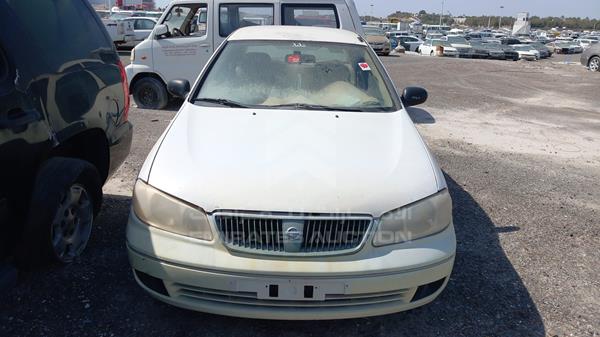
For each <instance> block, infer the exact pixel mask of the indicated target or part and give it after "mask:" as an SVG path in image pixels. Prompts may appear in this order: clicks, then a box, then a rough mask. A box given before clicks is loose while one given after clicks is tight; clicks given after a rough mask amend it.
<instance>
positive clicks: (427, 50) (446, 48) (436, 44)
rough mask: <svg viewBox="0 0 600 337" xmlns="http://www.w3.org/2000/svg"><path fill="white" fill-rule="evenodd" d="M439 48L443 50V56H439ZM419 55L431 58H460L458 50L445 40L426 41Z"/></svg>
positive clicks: (420, 48)
mask: <svg viewBox="0 0 600 337" xmlns="http://www.w3.org/2000/svg"><path fill="white" fill-rule="evenodd" d="M438 48H441V53H442V55H439V53H438ZM419 53H420V54H421V55H429V56H458V55H459V54H458V49H456V48H455V47H453V46H452V45H450V44H449V43H448V42H446V41H443V40H437V39H434V40H426V41H425V42H423V44H422V45H421V46H420V47H419Z"/></svg>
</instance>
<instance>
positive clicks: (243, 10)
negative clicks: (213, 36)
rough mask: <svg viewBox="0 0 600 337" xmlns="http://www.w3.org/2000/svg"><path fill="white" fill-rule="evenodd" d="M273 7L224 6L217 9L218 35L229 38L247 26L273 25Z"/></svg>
mask: <svg viewBox="0 0 600 337" xmlns="http://www.w3.org/2000/svg"><path fill="white" fill-rule="evenodd" d="M273 12H274V10H273V5H259V4H247V5H246V4H226V5H221V6H220V7H219V35H221V37H226V36H229V34H231V33H233V32H234V31H235V30H236V29H238V28H242V27H247V26H264V25H272V24H273Z"/></svg>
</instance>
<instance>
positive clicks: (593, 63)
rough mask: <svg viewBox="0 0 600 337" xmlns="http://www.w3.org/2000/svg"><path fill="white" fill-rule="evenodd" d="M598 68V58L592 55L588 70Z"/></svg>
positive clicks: (599, 60) (599, 63)
mask: <svg viewBox="0 0 600 337" xmlns="http://www.w3.org/2000/svg"><path fill="white" fill-rule="evenodd" d="M599 69H600V58H598V57H594V58H593V59H592V60H591V61H590V70H592V71H598V70H599Z"/></svg>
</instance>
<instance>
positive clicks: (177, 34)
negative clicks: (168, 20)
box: [173, 28, 183, 36]
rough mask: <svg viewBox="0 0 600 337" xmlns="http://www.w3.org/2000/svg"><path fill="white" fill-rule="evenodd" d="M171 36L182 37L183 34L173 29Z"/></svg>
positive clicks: (177, 29)
mask: <svg viewBox="0 0 600 337" xmlns="http://www.w3.org/2000/svg"><path fill="white" fill-rule="evenodd" d="M173 36H183V33H182V32H181V31H180V30H179V28H173Z"/></svg>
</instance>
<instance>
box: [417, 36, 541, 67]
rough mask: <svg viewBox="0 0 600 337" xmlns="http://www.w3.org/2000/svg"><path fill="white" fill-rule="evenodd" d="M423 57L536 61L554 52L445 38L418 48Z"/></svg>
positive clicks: (529, 46)
mask: <svg viewBox="0 0 600 337" xmlns="http://www.w3.org/2000/svg"><path fill="white" fill-rule="evenodd" d="M418 51H419V53H420V54H421V55H428V56H449V57H459V58H475V59H496V60H513V61H517V60H529V61H535V60H539V59H542V58H548V57H550V56H552V52H551V51H550V50H549V49H548V48H547V47H545V46H544V45H540V44H516V45H503V44H497V43H489V42H487V43H484V42H471V43H469V42H467V40H465V39H464V38H462V37H444V38H443V39H433V40H427V41H424V42H423V44H421V45H420V46H419V48H418Z"/></svg>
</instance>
